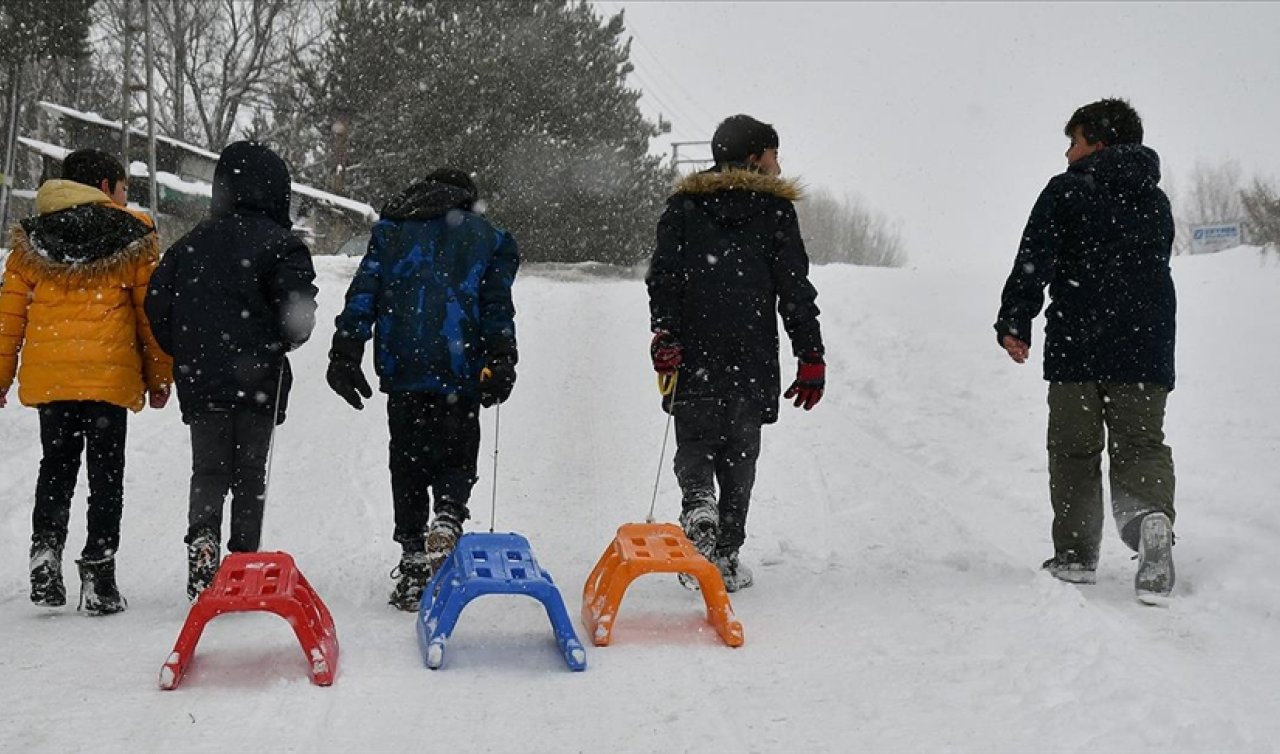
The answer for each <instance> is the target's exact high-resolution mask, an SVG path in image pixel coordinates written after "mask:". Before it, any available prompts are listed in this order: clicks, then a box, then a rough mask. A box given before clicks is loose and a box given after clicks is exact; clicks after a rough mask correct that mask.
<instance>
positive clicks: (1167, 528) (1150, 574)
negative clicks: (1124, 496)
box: [1133, 513, 1173, 605]
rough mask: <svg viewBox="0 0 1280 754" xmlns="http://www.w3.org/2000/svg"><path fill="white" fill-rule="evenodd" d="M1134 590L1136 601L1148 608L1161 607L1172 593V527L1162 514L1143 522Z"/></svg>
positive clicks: (1149, 517) (1153, 515) (1167, 518)
mask: <svg viewBox="0 0 1280 754" xmlns="http://www.w3.org/2000/svg"><path fill="white" fill-rule="evenodd" d="M1133 588H1134V591H1135V592H1136V594H1137V597H1138V601H1139V602H1144V603H1146V604H1148V605H1157V604H1161V603H1162V602H1164V600H1165V598H1167V597H1168V596H1169V595H1170V594H1172V593H1173V524H1172V523H1170V522H1169V517H1168V516H1166V515H1165V514H1163V513H1149V514H1147V515H1146V517H1144V518H1143V519H1142V535H1141V537H1140V538H1139V539H1138V573H1137V575H1136V576H1134V578H1133Z"/></svg>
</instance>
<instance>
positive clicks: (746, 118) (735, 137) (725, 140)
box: [711, 115, 778, 164]
mask: <svg viewBox="0 0 1280 754" xmlns="http://www.w3.org/2000/svg"><path fill="white" fill-rule="evenodd" d="M777 148H778V132H777V131H775V130H774V128H773V126H771V125H769V124H768V123H761V122H760V121H758V120H756V119H755V118H752V117H751V116H750V115H731V116H729V117H728V118H725V119H724V120H723V121H721V122H720V125H719V126H717V127H716V133H715V135H714V136H712V137H711V156H712V158H714V159H715V161H716V163H717V164H721V163H726V162H746V160H747V157H749V156H750V155H753V154H761V153H762V152H764V151H765V150H766V149H777Z"/></svg>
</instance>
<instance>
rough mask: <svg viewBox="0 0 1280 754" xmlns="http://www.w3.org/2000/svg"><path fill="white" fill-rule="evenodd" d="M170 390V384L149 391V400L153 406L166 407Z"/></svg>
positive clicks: (157, 407)
mask: <svg viewBox="0 0 1280 754" xmlns="http://www.w3.org/2000/svg"><path fill="white" fill-rule="evenodd" d="M169 390H170V388H169V386H168V385H165V386H164V387H162V388H160V389H159V390H154V391H152V392H150V393H147V400H148V402H149V403H150V404H151V407H152V408H155V409H160V408H164V407H165V404H167V403H168V402H169Z"/></svg>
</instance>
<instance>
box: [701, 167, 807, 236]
mask: <svg viewBox="0 0 1280 754" xmlns="http://www.w3.org/2000/svg"><path fill="white" fill-rule="evenodd" d="M676 196H680V197H683V198H685V199H692V200H693V201H694V202H695V203H697V204H698V205H700V206H701V207H702V208H703V210H704V211H705V212H707V213H709V214H711V215H712V216H714V217H715V219H716V222H718V223H720V224H721V225H724V226H733V225H740V224H742V223H744V222H747V221H749V220H750V219H751V218H752V217H755V216H756V215H759V214H761V213H762V212H766V211H768V210H769V209H771V208H772V209H775V210H776V209H777V207H778V200H783V201H785V202H788V203H791V202H796V201H799V200H800V199H801V198H803V196H804V192H803V190H802V189H801V187H800V184H798V183H796V182H795V181H794V180H791V179H788V178H779V177H777V176H772V175H766V174H764V173H759V172H756V171H754V170H744V169H741V168H728V169H719V168H712V169H711V170H705V171H703V172H701V173H694V174H692V175H688V176H685V177H684V178H683V179H681V180H680V182H679V183H677V184H676Z"/></svg>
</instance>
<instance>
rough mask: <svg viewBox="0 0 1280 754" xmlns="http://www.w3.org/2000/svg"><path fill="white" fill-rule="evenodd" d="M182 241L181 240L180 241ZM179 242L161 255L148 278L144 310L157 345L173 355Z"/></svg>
mask: <svg viewBox="0 0 1280 754" xmlns="http://www.w3.org/2000/svg"><path fill="white" fill-rule="evenodd" d="M179 243H181V241H179ZM175 249H177V244H174V245H173V246H170V247H169V250H168V251H166V252H165V253H164V256H162V257H160V263H159V264H157V265H156V268H155V269H154V270H152V271H151V275H150V277H149V278H148V280H147V292H146V296H145V298H144V300H143V305H142V310H143V314H144V315H145V316H146V319H147V325H148V329H149V330H150V331H151V335H152V337H153V338H155V342H156V345H158V346H159V347H160V350H161V351H163V352H164V353H166V354H168V355H170V356H172V355H173V281H174V278H175V277H176V274H177V267H178V252H177V251H175Z"/></svg>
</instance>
